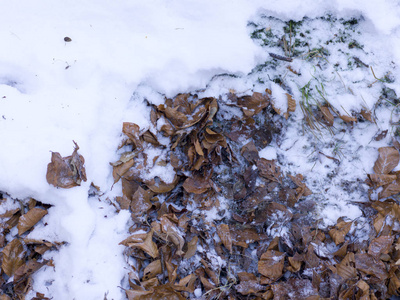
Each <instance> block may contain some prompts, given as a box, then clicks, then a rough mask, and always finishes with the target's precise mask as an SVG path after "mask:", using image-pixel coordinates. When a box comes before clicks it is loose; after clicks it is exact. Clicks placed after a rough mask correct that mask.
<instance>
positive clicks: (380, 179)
mask: <svg viewBox="0 0 400 300" xmlns="http://www.w3.org/2000/svg"><path fill="white" fill-rule="evenodd" d="M368 177H369V179H370V180H371V182H372V183H373V184H374V188H378V187H380V186H384V185H387V184H389V183H391V182H393V180H396V178H397V176H396V175H390V174H368Z"/></svg>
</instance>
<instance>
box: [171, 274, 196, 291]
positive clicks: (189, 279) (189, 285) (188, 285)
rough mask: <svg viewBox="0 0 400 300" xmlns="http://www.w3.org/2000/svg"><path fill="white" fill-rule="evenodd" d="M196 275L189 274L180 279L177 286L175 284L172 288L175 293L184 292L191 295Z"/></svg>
mask: <svg viewBox="0 0 400 300" xmlns="http://www.w3.org/2000/svg"><path fill="white" fill-rule="evenodd" d="M196 279H197V277H196V275H195V274H193V273H192V274H189V275H188V276H186V277H184V278H182V279H181V280H179V283H178V284H175V285H174V286H173V288H174V289H175V290H177V291H185V292H188V293H193V292H194V290H195V288H196V287H195V282H196Z"/></svg>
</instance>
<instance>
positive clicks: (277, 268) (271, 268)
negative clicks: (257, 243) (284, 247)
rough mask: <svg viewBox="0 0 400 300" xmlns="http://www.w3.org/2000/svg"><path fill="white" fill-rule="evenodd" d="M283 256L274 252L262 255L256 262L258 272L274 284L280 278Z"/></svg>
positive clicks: (270, 251) (269, 251)
mask: <svg viewBox="0 0 400 300" xmlns="http://www.w3.org/2000/svg"><path fill="white" fill-rule="evenodd" d="M284 261H285V254H284V253H282V252H279V251H275V250H268V251H267V252H265V253H263V254H262V255H261V257H260V260H259V261H258V272H259V273H260V274H262V275H264V276H265V277H268V278H269V279H270V280H271V282H274V281H276V280H278V279H279V277H281V276H282V271H283V264H284Z"/></svg>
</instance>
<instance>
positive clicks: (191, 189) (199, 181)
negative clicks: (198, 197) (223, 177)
mask: <svg viewBox="0 0 400 300" xmlns="http://www.w3.org/2000/svg"><path fill="white" fill-rule="evenodd" d="M210 187H211V185H210V183H209V181H208V180H205V179H204V178H201V177H199V176H193V177H188V178H186V180H185V181H184V183H183V188H184V189H185V191H186V192H188V193H194V194H202V193H205V192H206V191H207V190H208V189H209V188H210Z"/></svg>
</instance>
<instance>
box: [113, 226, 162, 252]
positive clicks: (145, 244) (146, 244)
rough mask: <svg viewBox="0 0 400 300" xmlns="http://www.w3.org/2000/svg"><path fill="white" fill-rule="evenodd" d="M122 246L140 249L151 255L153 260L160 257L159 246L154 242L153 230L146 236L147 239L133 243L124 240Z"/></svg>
mask: <svg viewBox="0 0 400 300" xmlns="http://www.w3.org/2000/svg"><path fill="white" fill-rule="evenodd" d="M130 238H132V237H130ZM120 244H122V245H126V246H128V247H130V248H139V249H141V250H143V251H144V252H146V253H147V254H148V255H150V256H151V257H152V258H157V257H158V255H159V252H158V249H157V245H156V243H154V242H153V230H151V231H150V232H149V233H147V234H146V238H145V239H144V240H141V239H140V240H137V241H132V242H130V241H127V240H124V241H122V242H121V243H120Z"/></svg>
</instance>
